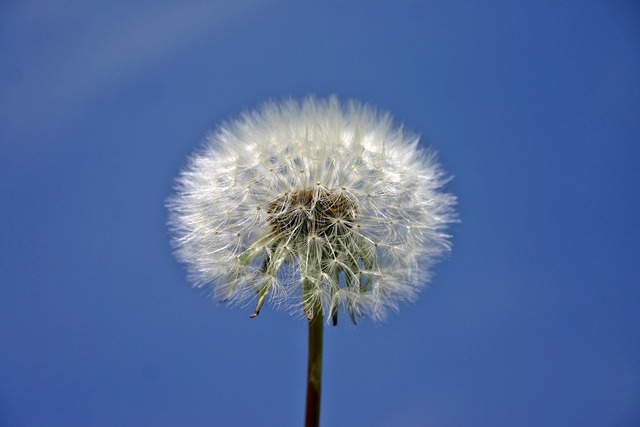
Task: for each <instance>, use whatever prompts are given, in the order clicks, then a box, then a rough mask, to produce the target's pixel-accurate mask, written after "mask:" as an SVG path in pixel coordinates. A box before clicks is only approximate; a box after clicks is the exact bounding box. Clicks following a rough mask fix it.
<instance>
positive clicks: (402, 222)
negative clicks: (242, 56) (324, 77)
mask: <svg viewBox="0 0 640 427" xmlns="http://www.w3.org/2000/svg"><path fill="white" fill-rule="evenodd" d="M446 181H447V177H446V175H445V174H444V172H443V171H442V170H441V168H440V166H439V165H438V163H437V161H436V159H435V155H434V154H433V152H431V151H428V150H424V149H421V148H420V147H419V146H418V137H417V136H415V135H413V134H411V133H409V132H407V131H405V130H404V129H403V128H402V127H400V126H398V125H396V124H394V122H393V121H392V119H391V117H390V116H389V115H388V114H381V113H378V112H377V111H376V110H374V109H373V108H371V107H369V106H367V105H363V104H360V103H357V102H349V103H347V104H340V103H339V102H338V100H337V99H336V98H330V99H328V100H318V99H315V98H308V99H306V100H304V101H303V102H296V101H293V100H289V101H285V102H282V103H268V104H266V105H264V106H263V107H262V108H261V109H259V110H257V111H254V112H247V113H244V114H243V115H241V116H240V118H238V119H237V120H234V121H231V122H228V123H226V124H223V125H222V126H221V127H220V128H219V129H218V130H217V131H216V132H215V133H213V134H211V135H210V136H209V138H208V139H207V143H206V145H205V146H204V147H203V148H202V149H201V150H200V151H199V152H197V153H196V154H195V155H194V156H193V157H192V158H191V159H190V161H189V164H188V166H187V167H186V168H185V169H184V171H183V172H182V173H181V175H180V177H179V178H178V181H177V191H176V194H175V195H174V196H173V197H172V198H170V199H169V201H168V207H169V211H170V226H171V228H172V231H173V233H174V239H173V243H174V245H175V248H176V255H177V257H178V258H179V259H180V260H181V261H182V262H184V263H185V264H186V265H187V267H188V271H189V274H190V277H191V279H192V280H193V281H194V283H195V284H196V286H199V287H200V286H206V285H211V286H212V290H213V294H214V295H215V297H216V298H218V299H220V300H221V301H225V302H229V303H236V304H240V305H246V304H249V303H252V304H255V306H254V307H255V308H254V310H253V312H252V314H251V317H255V316H257V315H258V314H259V313H260V310H261V309H262V307H263V305H264V303H265V302H267V301H270V302H272V303H273V305H275V306H276V307H282V308H285V309H288V310H291V311H293V312H296V313H301V314H303V315H304V316H306V317H307V318H308V319H309V321H310V359H309V369H310V371H311V370H312V366H311V365H312V363H315V362H317V361H315V362H313V361H312V353H319V354H320V357H321V353H322V346H321V344H322V324H323V323H324V322H323V318H325V317H326V320H327V321H328V322H333V323H334V324H336V323H337V320H338V315H339V313H345V314H347V315H348V316H349V318H350V319H351V321H352V322H354V323H355V322H356V321H357V319H358V318H360V317H363V316H368V317H371V318H373V319H382V318H384V317H385V316H386V315H387V313H388V311H389V310H397V309H398V305H399V303H401V302H402V301H411V300H413V299H415V297H416V296H417V294H418V292H419V291H420V289H421V287H422V286H424V285H425V284H426V283H427V282H428V281H429V279H430V269H431V267H432V266H433V264H434V263H435V262H436V261H437V260H438V259H439V258H440V257H441V255H442V254H443V253H445V252H446V251H448V250H449V248H450V242H449V236H448V235H447V234H446V228H447V226H448V225H449V224H450V223H451V222H452V221H454V220H455V214H454V211H453V205H454V204H455V200H456V199H455V197H454V196H453V195H451V194H448V193H446V192H444V191H443V190H442V187H443V185H444V184H445V183H446ZM314 328H315V329H314ZM318 334H319V339H320V341H319V342H318ZM312 335H313V336H314V339H315V340H316V341H315V344H313V343H312V341H311V339H312ZM318 345H319V348H318ZM312 346H314V349H313V350H312V348H311V347H312ZM316 370H317V369H316ZM316 380H317V382H319V375H318V378H316ZM310 383H311V379H310ZM316 391H317V392H318V405H319V385H318V389H317V390H316ZM308 392H309V390H308ZM308 410H309V408H308Z"/></svg>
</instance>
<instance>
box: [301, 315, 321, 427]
mask: <svg viewBox="0 0 640 427" xmlns="http://www.w3.org/2000/svg"><path fill="white" fill-rule="evenodd" d="M323 332H324V316H323V314H322V309H320V308H319V307H318V308H316V310H314V313H313V317H312V318H311V319H309V365H308V368H307V411H306V414H305V424H304V425H305V426H306V427H318V426H319V425H320V395H321V390H322V333H323Z"/></svg>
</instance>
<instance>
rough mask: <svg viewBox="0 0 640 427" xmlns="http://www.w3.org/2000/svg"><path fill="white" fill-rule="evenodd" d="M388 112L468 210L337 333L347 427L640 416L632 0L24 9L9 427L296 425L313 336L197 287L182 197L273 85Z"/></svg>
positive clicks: (5, 102)
mask: <svg viewBox="0 0 640 427" xmlns="http://www.w3.org/2000/svg"><path fill="white" fill-rule="evenodd" d="M309 93H311V94H316V95H319V96H326V95H330V94H336V95H338V96H339V97H341V98H343V99H347V98H356V99H359V100H361V101H365V102H370V103H373V104H375V105H377V106H378V107H380V108H382V109H385V110H389V111H391V112H392V113H393V115H394V116H395V117H396V118H397V119H398V120H400V121H402V122H404V123H405V125H406V126H407V127H408V128H410V129H412V130H414V131H415V132H418V133H420V134H421V135H422V137H423V139H422V142H423V143H424V144H425V145H431V146H433V147H434V148H436V149H437V150H438V151H439V153H440V159H441V162H442V163H443V165H444V167H445V168H446V169H447V170H448V171H449V172H450V173H451V174H452V175H454V176H455V179H454V180H453V181H452V182H451V184H450V185H449V189H450V190H451V191H452V192H455V193H456V194H457V195H458V197H459V200H460V203H459V212H460V216H461V219H462V222H461V223H460V224H457V225H456V226H455V227H454V229H453V230H452V231H453V234H454V239H453V243H454V250H453V252H452V254H451V256H450V257H448V259H446V260H445V261H444V262H442V263H441V264H439V265H438V267H437V269H436V272H437V276H436V277H435V279H434V281H433V283H432V286H431V287H430V288H429V289H427V290H425V291H424V292H423V293H422V294H421V297H420V299H419V300H418V301H417V302H416V303H414V304H405V305H403V306H402V308H401V311H400V313H398V314H397V315H393V316H391V317H390V318H389V319H388V321H387V322H385V323H382V324H372V323H371V322H370V321H367V320H365V321H362V322H361V324H360V325H358V326H357V327H355V328H354V327H350V326H348V325H347V324H346V323H344V324H343V325H340V326H339V327H338V328H329V329H328V330H327V333H326V334H325V339H326V344H325V346H326V348H325V375H324V380H325V381H324V397H323V413H322V421H323V424H324V425H325V426H368V427H385V426H616V427H626V426H637V425H640V308H639V303H640V267H639V264H640V262H639V260H640V191H639V188H640V6H639V4H638V3H637V2H634V1H597V2H591V1H587V2H583V1H564V2H557V1H546V0H543V1H539V2H512V1H488V2H485V1H467V2H449V1H441V2H431V1H414V2H406V1H399V2H391V1H389V2H376V1H350V2H344V1H333V0H330V1H323V2H300V1H293V0H291V1H274V2H261V1H251V0H240V1H238V0H234V1H231V0H228V1H215V2H211V1H205V0H182V1H162V2H150V1H141V0H134V1H123V0H117V1H110V2H104V1H102V2H97V1H91V2H87V1H80V0H58V1H51V0H32V1H17V0H6V1H3V2H2V3H1V4H0V144H1V145H0V425H2V426H5V425H6V426H87V425H91V426H141V425H153V426H211V425H219V426H248V425H262V426H297V425H301V424H302V419H303V411H304V391H305V378H304V377H305V370H306V324H305V322H304V321H301V320H295V319H293V318H291V317H289V315H288V314H287V313H286V312H278V311H275V310H273V309H271V308H265V309H264V310H263V312H262V314H261V315H260V317H259V318H257V319H254V320H251V319H249V314H250V312H251V308H250V307H249V308H247V309H245V310H242V309H228V308H227V307H225V306H222V305H219V304H217V303H216V302H214V301H212V300H210V299H208V298H206V297H205V296H204V295H203V292H202V291H199V290H194V289H192V288H191V287H190V284H189V283H188V282H187V280H186V277H185V272H184V270H183V267H182V266H181V265H180V264H178V263H177V262H176V261H175V260H174V258H173V256H172V254H171V248H170V246H169V238H168V233H167V231H166V226H165V222H166V216H167V213H166V210H165V207H164V201H165V199H166V197H167V196H169V195H170V193H171V188H172V185H173V179H174V177H175V176H176V175H177V174H178V171H179V170H180V168H181V167H182V166H183V165H184V162H185V158H186V156H187V155H188V153H190V152H191V151H192V150H193V149H194V148H196V147H197V146H198V145H199V143H200V141H201V140H202V138H203V137H204V136H205V134H206V133H207V132H208V131H209V130H210V129H212V128H214V127H215V126H216V125H217V124H219V123H220V122H221V121H223V120H225V119H228V118H231V117H233V116H235V115H236V114H238V113H239V112H240V111H242V110H244V109H247V108H253V107H255V106H256V105H258V104H260V103H261V102H263V101H265V100H267V99H269V98H276V99H278V98H281V97H285V96H295V97H299V96H304V95H306V94H309Z"/></svg>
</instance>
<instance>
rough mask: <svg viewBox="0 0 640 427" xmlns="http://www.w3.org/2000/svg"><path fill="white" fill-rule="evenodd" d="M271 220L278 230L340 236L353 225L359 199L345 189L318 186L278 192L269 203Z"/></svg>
mask: <svg viewBox="0 0 640 427" xmlns="http://www.w3.org/2000/svg"><path fill="white" fill-rule="evenodd" d="M267 214H268V217H267V218H268V219H267V220H268V222H269V225H270V226H271V227H272V229H273V231H274V232H276V233H281V234H284V235H293V236H292V237H294V238H297V237H307V236H309V235H317V236H322V237H331V236H339V235H344V234H346V233H348V232H349V231H350V230H351V228H353V223H354V220H355V219H356V215H357V207H356V201H355V200H354V199H353V198H352V197H350V196H349V195H347V194H345V193H344V192H342V191H338V190H331V189H326V188H324V187H317V188H315V189H311V188H310V189H304V190H299V191H295V192H291V193H285V194H283V195H281V196H278V197H277V198H276V199H275V200H273V201H272V202H271V203H269V206H268V207H267Z"/></svg>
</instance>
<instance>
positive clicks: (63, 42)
mask: <svg viewBox="0 0 640 427" xmlns="http://www.w3.org/2000/svg"><path fill="white" fill-rule="evenodd" d="M40 3H42V5H34V4H33V3H32V4H31V5H29V4H25V3H21V4H19V5H14V9H13V10H10V11H8V12H9V13H8V14H5V17H4V19H3V20H2V21H5V22H4V24H6V25H3V26H4V27H5V31H4V33H5V34H4V37H6V36H7V35H8V36H10V37H9V38H8V39H6V38H5V40H4V41H2V42H0V49H2V50H3V51H5V52H8V54H9V55H8V56H10V57H11V59H12V60H11V61H8V62H7V64H8V65H6V66H4V67H2V68H4V69H3V70H2V74H1V75H0V94H1V95H2V97H3V98H4V102H3V106H0V121H2V122H3V123H5V124H3V126H5V125H6V126H8V127H10V128H11V130H13V131H14V132H16V131H34V130H35V131H37V130H38V129H40V130H41V131H45V132H46V130H47V129H50V128H51V127H56V122H59V121H63V122H64V121H66V120H68V119H69V118H70V115H72V114H74V112H77V111H78V109H81V108H82V105H84V103H85V102H87V101H89V100H91V99H92V97H94V96H96V95H97V94H99V93H102V92H103V91H104V90H106V89H107V88H109V87H111V86H112V85H115V84H117V83H118V82H119V81H121V79H123V78H125V77H126V76H128V75H131V74H132V73H135V72H139V71H140V70H141V69H144V68H145V67H149V66H152V65H154V64H157V63H158V62H160V61H162V60H163V59H166V58H171V57H172V56H174V55H177V54H179V52H181V51H182V50H184V49H185V48H188V47H189V46H190V45H193V44H195V43H198V42H199V41H201V40H203V39H205V38H209V39H211V38H214V37H216V33H218V34H221V33H223V32H224V31H225V30H227V29H229V28H234V27H238V26H240V25H242V22H243V21H244V20H246V19H247V18H248V17H250V16H254V15H255V14H256V13H259V11H260V10H261V9H262V8H261V7H260V6H259V3H258V2H257V1H256V0H229V1H215V2H211V1H206V0H186V1H181V2H170V3H169V4H165V3H161V2H156V3H152V4H145V5H141V4H136V3H132V4H128V5H124V4H120V5H117V6H113V5H110V4H109V3H108V2H107V3H106V6H104V4H105V3H96V4H94V5H93V6H92V7H87V6H86V3H83V2H81V1H75V0H73V1H66V2H65V3H66V4H64V3H61V2H56V6H55V7H54V6H52V5H51V4H52V3H53V2H49V1H46V0H44V1H41V2H40ZM39 6H42V7H39ZM3 56H4V55H3ZM34 124H35V126H34ZM5 130H6V128H5Z"/></svg>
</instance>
